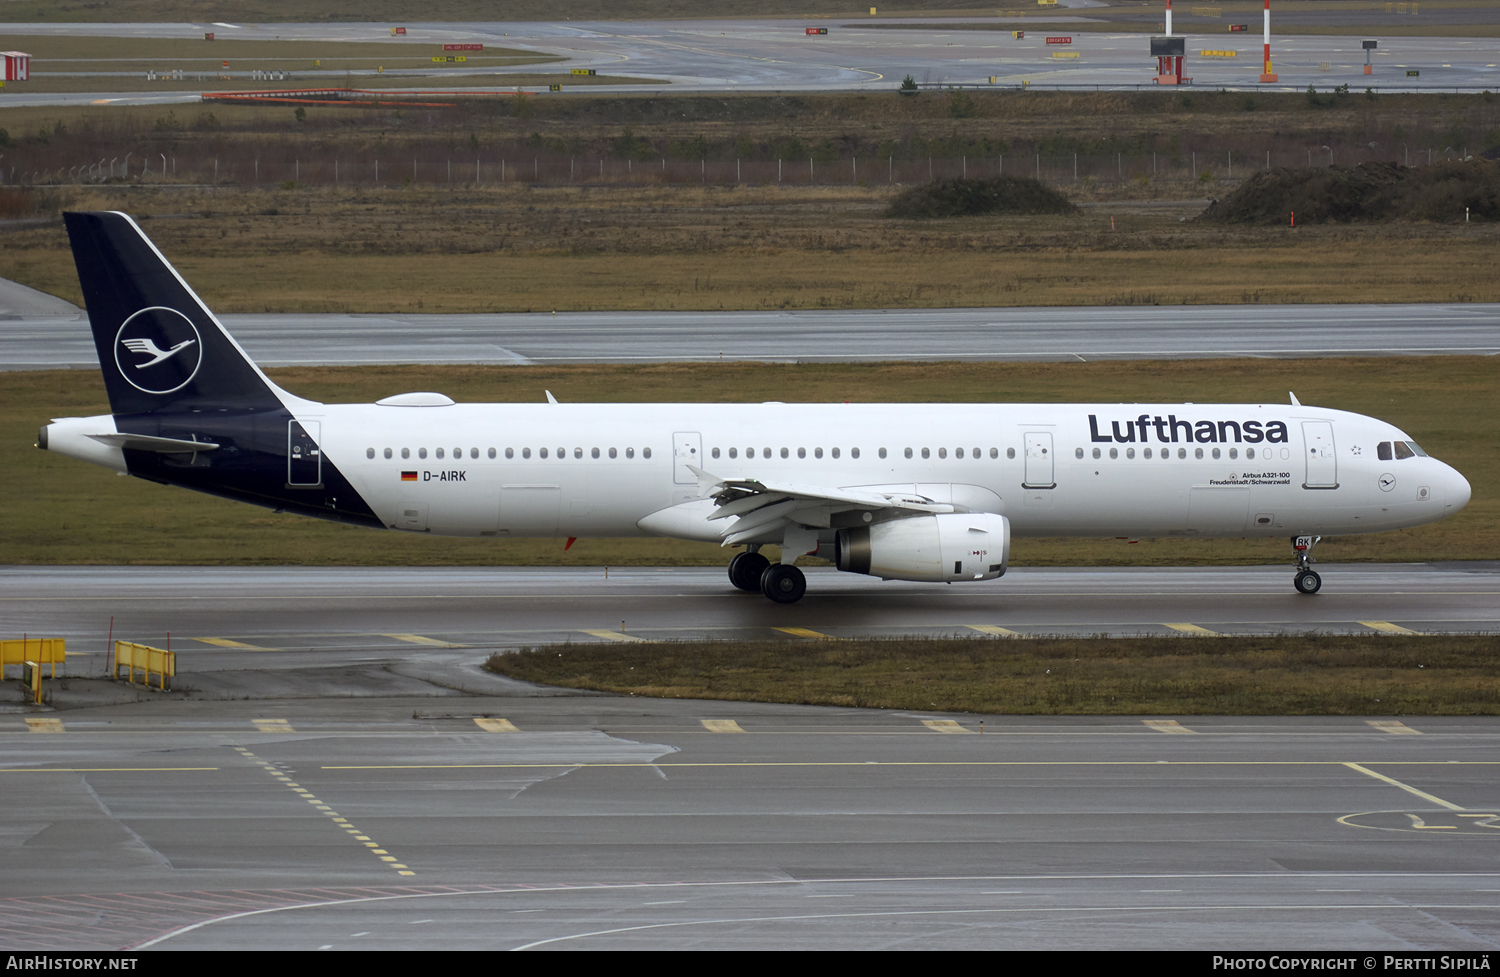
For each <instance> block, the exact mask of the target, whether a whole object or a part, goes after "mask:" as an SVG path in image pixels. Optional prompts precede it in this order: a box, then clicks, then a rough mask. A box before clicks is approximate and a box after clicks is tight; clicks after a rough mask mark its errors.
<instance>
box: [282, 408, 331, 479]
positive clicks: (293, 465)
mask: <svg viewBox="0 0 1500 977" xmlns="http://www.w3.org/2000/svg"><path fill="white" fill-rule="evenodd" d="M321 425H322V422H320V421H290V422H288V423H287V429H286V484H287V486H288V487H289V488H319V487H321V486H322V484H323V452H322V451H321V450H320V449H319V448H318V436H319V434H320V433H321Z"/></svg>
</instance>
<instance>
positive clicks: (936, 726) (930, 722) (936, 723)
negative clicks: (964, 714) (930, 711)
mask: <svg viewBox="0 0 1500 977" xmlns="http://www.w3.org/2000/svg"><path fill="white" fill-rule="evenodd" d="M922 725H923V726H926V727H927V728H928V729H930V730H932V731H933V732H934V733H972V732H974V731H973V730H972V729H964V728H963V727H962V726H960V725H959V724H958V723H957V722H956V721H954V720H952V719H924V720H922Z"/></svg>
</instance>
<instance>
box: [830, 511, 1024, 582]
mask: <svg viewBox="0 0 1500 977" xmlns="http://www.w3.org/2000/svg"><path fill="white" fill-rule="evenodd" d="M834 558H835V560H834V562H835V563H836V564H837V565H838V568H839V569H840V570H843V571H845V572H847V573H866V574H869V575H870V576H873V577H880V578H882V579H885V580H921V581H928V582H949V581H956V580H993V579H994V578H996V577H1000V576H1004V574H1005V570H1006V567H1007V566H1008V565H1009V564H1010V520H1009V519H1007V518H1005V517H1004V516H1001V515H997V514H995V513H993V512H963V513H958V512H954V513H943V514H941V515H931V516H910V517H907V518H904V519H893V520H891V521H889V522H877V523H874V524H873V525H869V526H859V527H856V528H854V529H840V530H839V532H838V536H837V537H836V538H835V542H834Z"/></svg>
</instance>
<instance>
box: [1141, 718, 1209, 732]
mask: <svg viewBox="0 0 1500 977" xmlns="http://www.w3.org/2000/svg"><path fill="white" fill-rule="evenodd" d="M1141 722H1143V723H1145V724H1146V725H1147V726H1149V727H1151V728H1152V729H1154V730H1156V731H1157V732H1158V733H1192V734H1194V735H1196V734H1197V732H1198V731H1197V730H1196V729H1188V728H1187V727H1186V726H1184V725H1182V723H1179V722H1178V721H1177V720H1175V719H1143V720H1141Z"/></svg>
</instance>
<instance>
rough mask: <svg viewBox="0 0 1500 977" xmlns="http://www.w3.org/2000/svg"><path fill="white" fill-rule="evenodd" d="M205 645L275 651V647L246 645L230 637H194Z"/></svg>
mask: <svg viewBox="0 0 1500 977" xmlns="http://www.w3.org/2000/svg"><path fill="white" fill-rule="evenodd" d="M192 640H194V641H201V642H203V643H204V644H206V645H218V646H219V647H220V648H248V649H250V650H251V651H275V650H276V649H275V648H262V647H260V646H259V645H247V644H245V643H244V642H243V641H235V640H233V639H231V638H194V639H192Z"/></svg>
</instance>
